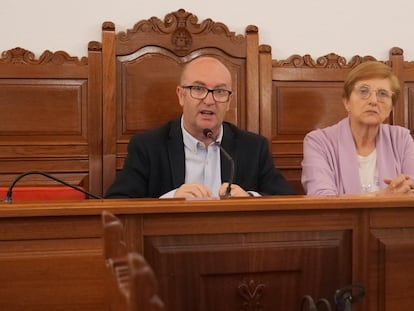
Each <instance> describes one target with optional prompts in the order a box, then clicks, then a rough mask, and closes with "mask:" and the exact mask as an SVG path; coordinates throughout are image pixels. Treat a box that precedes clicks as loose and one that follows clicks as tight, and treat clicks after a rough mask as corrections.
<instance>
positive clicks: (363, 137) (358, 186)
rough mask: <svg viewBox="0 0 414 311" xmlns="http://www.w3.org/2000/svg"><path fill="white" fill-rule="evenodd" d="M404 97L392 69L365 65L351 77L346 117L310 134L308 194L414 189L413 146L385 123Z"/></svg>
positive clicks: (305, 175) (305, 171)
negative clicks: (399, 100)
mask: <svg viewBox="0 0 414 311" xmlns="http://www.w3.org/2000/svg"><path fill="white" fill-rule="evenodd" d="M399 95H400V85H399V82H398V79H397V78H396V76H395V75H394V74H393V73H392V71H391V69H390V67H389V66H387V65H385V64H384V63H381V62H377V61H369V62H364V63H362V64H360V65H358V66H357V67H355V68H354V69H353V70H352V71H351V72H350V73H349V74H348V76H347V78H346V80H345V83H344V87H343V96H342V97H343V98H342V101H343V104H344V107H345V109H346V111H347V112H348V116H347V117H346V118H345V119H343V120H341V121H340V122H339V123H337V124H335V125H333V126H330V127H327V128H324V129H317V130H314V131H312V132H310V133H308V134H307V135H306V137H305V139H304V144H303V162H302V185H303V187H304V190H305V192H306V193H307V194H308V195H341V194H360V193H372V194H375V195H376V194H400V193H401V194H402V193H411V192H412V189H413V188H414V183H413V178H414V143H413V139H412V137H411V135H410V132H409V130H408V129H406V128H404V127H400V126H396V125H389V124H385V123H384V121H385V120H387V118H388V117H389V115H390V113H391V111H392V109H393V106H394V104H395V102H396V101H397V99H398V96H399Z"/></svg>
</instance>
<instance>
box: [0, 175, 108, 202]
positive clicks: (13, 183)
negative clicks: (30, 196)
mask: <svg viewBox="0 0 414 311" xmlns="http://www.w3.org/2000/svg"><path fill="white" fill-rule="evenodd" d="M27 175H42V176H45V177H47V178H50V179H53V180H54V181H56V182H58V183H61V184H63V185H65V186H68V187H70V188H72V189H75V190H77V191H79V192H82V193H83V194H86V195H87V196H90V197H92V198H94V199H102V198H101V197H99V196H97V195H94V194H92V193H90V192H88V191H86V190H84V189H82V188H80V187H77V186H74V185H71V184H69V183H67V182H66V181H64V180H61V179H59V178H56V177H54V176H52V175H49V174H47V173H44V172H41V171H28V172H25V173H23V174H20V175H19V176H18V177H17V178H16V179H15V180H14V181H13V182H12V184H11V185H10V187H9V189H8V191H7V194H6V198H5V199H4V200H3V202H6V203H10V202H12V194H13V188H14V186H15V185H16V183H17V182H18V181H19V180H20V179H22V178H23V177H25V176H27Z"/></svg>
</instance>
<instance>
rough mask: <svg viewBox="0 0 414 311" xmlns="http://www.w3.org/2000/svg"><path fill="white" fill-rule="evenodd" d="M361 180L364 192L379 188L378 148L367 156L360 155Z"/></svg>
mask: <svg viewBox="0 0 414 311" xmlns="http://www.w3.org/2000/svg"><path fill="white" fill-rule="evenodd" d="M358 163H359V180H360V182H361V188H362V192H373V191H377V190H379V181H378V168H377V150H376V149H374V151H373V152H371V154H369V155H368V156H366V157H363V156H360V155H358Z"/></svg>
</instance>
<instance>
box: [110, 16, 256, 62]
mask: <svg viewBox="0 0 414 311" xmlns="http://www.w3.org/2000/svg"><path fill="white" fill-rule="evenodd" d="M104 27H111V25H110V24H104ZM254 28H255V26H249V28H248V29H249V31H255V30H256V32H257V27H256V28H255V29H254ZM139 33H148V34H150V33H158V34H165V35H170V36H171V39H170V40H171V44H172V46H173V47H174V51H175V52H176V53H177V54H179V55H185V54H187V53H188V51H189V50H190V49H191V46H192V44H193V35H207V34H214V35H220V36H225V37H226V38H227V39H230V40H231V41H232V42H234V43H236V44H241V46H243V44H245V37H244V36H243V35H241V34H239V35H236V34H235V32H232V31H230V30H229V29H228V27H227V26H226V25H225V24H223V23H220V22H214V21H213V20H212V19H210V18H208V19H206V20H204V21H202V22H201V23H198V18H197V16H195V15H194V14H192V13H189V12H186V11H185V10H184V9H179V10H178V11H176V12H172V13H169V14H167V15H166V16H165V18H164V20H163V21H162V20H161V19H159V18H158V17H151V18H150V19H148V20H142V21H140V22H138V23H136V24H135V25H134V27H133V28H132V29H129V30H127V31H126V32H123V31H121V32H119V33H118V34H117V39H118V40H119V41H121V42H126V41H129V40H131V38H132V37H133V36H134V35H135V34H139Z"/></svg>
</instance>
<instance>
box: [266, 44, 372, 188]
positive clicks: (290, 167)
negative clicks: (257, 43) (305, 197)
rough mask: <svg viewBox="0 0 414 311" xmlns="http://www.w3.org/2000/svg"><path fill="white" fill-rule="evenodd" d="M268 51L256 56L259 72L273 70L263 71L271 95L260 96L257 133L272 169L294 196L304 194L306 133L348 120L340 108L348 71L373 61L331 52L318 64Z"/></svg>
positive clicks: (314, 61) (310, 59) (300, 57)
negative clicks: (276, 169) (265, 143)
mask: <svg viewBox="0 0 414 311" xmlns="http://www.w3.org/2000/svg"><path fill="white" fill-rule="evenodd" d="M269 50H270V47H268V48H267V51H262V52H261V58H260V62H261V63H266V64H267V66H266V65H262V66H261V68H267V70H268V71H269V70H271V72H268V73H267V76H270V77H271V79H270V81H271V82H270V83H271V86H270V88H271V91H270V92H268V93H271V96H267V97H265V98H263V97H262V98H261V108H260V114H261V123H260V125H261V133H262V134H263V135H264V136H266V137H268V139H269V141H270V143H271V150H272V154H273V156H274V158H275V159H276V160H275V164H276V166H277V167H279V168H280V169H281V170H282V173H283V174H284V176H285V177H286V178H287V179H288V181H289V182H290V183H291V184H292V185H293V186H294V188H295V189H296V191H297V193H298V194H302V193H303V188H302V185H301V180H300V179H301V172H302V170H301V163H302V158H303V139H304V137H305V135H306V134H307V133H308V132H310V131H311V130H313V129H316V128H323V127H326V126H329V125H332V124H334V123H336V122H338V121H339V120H341V119H342V118H344V117H345V116H346V111H345V109H344V106H343V104H342V87H343V82H344V80H345V78H346V76H347V74H348V73H349V71H350V70H351V69H352V68H354V67H355V66H357V65H358V64H360V63H362V62H365V61H368V60H375V58H374V57H372V56H365V57H360V56H354V57H353V58H352V59H351V60H350V61H346V59H345V58H344V57H341V56H339V55H337V54H334V53H331V54H328V55H325V56H322V57H319V58H318V59H316V60H314V59H313V58H312V57H311V56H310V55H305V56H299V55H292V56H291V57H289V58H288V59H286V60H276V59H272V56H271V52H270V51H269ZM269 63H271V64H272V66H271V69H269V66H268V64H269ZM263 74H265V73H263ZM268 88H269V87H268ZM262 93H263V92H262ZM263 94H265V93H263Z"/></svg>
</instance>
